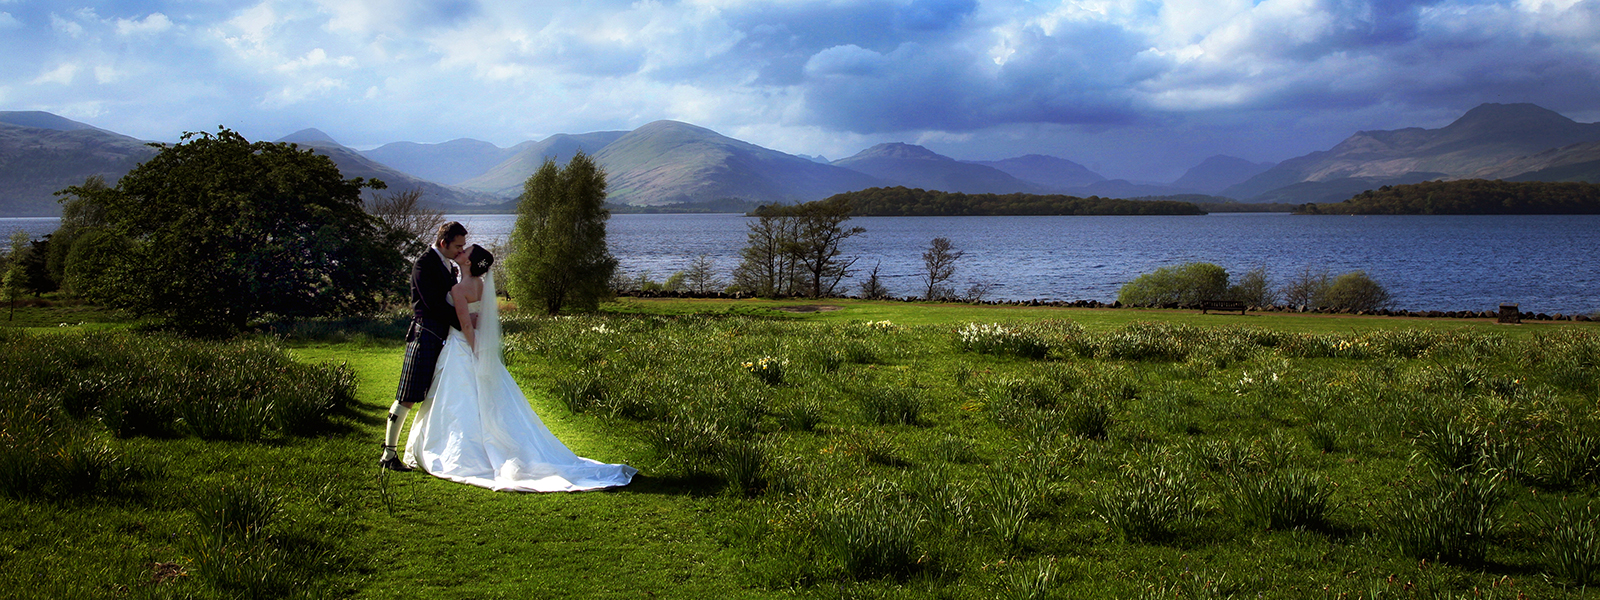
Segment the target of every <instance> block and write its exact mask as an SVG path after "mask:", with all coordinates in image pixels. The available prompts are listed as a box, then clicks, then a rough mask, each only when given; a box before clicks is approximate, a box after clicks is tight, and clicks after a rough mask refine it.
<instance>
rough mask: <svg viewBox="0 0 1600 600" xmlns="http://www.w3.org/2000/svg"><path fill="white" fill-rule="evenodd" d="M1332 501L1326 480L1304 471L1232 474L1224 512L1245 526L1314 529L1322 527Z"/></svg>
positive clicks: (1330, 488) (1330, 489)
mask: <svg viewBox="0 0 1600 600" xmlns="http://www.w3.org/2000/svg"><path fill="white" fill-rule="evenodd" d="M1332 497H1333V487H1332V486H1331V485H1330V484H1329V482H1328V481H1327V479H1326V478H1324V477H1321V476H1319V475H1315V474H1312V473H1308V472H1305V471H1300V470H1287V471H1277V472H1273V473H1266V474H1255V473H1247V472H1244V471H1235V472H1234V473H1233V479H1232V481H1231V482H1230V484H1229V486H1228V495H1227V508H1228V509H1229V512H1232V513H1233V514H1234V515H1235V517H1236V518H1237V519H1238V520H1239V522H1240V523H1241V524H1243V525H1246V526H1254V527H1266V528H1268V529H1277V530H1282V529H1302V528H1316V527H1320V526H1322V525H1323V524H1325V523H1326V521H1327V513H1328V503H1329V500H1330V499H1331V498H1332Z"/></svg>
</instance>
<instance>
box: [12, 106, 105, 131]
mask: <svg viewBox="0 0 1600 600" xmlns="http://www.w3.org/2000/svg"><path fill="white" fill-rule="evenodd" d="M0 123H9V124H12V125H16V126H19V127H32V128H34V129H50V130H54V131H78V130H80V129H94V130H98V131H105V130H104V129H100V128H99V127H95V126H93V125H90V124H88V123H79V122H77V121H74V120H72V119H68V118H66V117H63V116H60V115H55V114H51V113H47V112H44V111H41V110H19V111H0ZM107 133H110V132H107Z"/></svg>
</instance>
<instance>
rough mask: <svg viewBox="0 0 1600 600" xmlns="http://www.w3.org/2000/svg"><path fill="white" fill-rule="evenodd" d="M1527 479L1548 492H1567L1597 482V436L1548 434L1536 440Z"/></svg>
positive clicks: (1599, 458)
mask: <svg viewBox="0 0 1600 600" xmlns="http://www.w3.org/2000/svg"><path fill="white" fill-rule="evenodd" d="M1529 470H1530V471H1531V473H1529V475H1530V478H1531V479H1533V480H1534V481H1536V482H1538V483H1539V484H1540V485H1542V486H1544V487H1546V488H1551V489H1569V488H1574V487H1577V486H1579V485H1581V484H1583V483H1585V482H1588V483H1594V482H1600V435H1594V434H1591V433H1585V432H1561V433H1554V434H1548V435H1545V436H1543V437H1542V438H1540V439H1539V440H1538V441H1537V454H1536V458H1535V459H1534V465H1533V467H1532V468H1531V469H1529Z"/></svg>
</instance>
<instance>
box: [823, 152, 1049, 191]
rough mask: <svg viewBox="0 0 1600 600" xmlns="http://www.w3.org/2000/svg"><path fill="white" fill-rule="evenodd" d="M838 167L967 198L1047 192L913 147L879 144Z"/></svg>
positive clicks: (1003, 174) (992, 170)
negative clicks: (963, 194)
mask: <svg viewBox="0 0 1600 600" xmlns="http://www.w3.org/2000/svg"><path fill="white" fill-rule="evenodd" d="M833 164H834V165H835V166H839V167H844V168H846V169H850V170H852V171H859V172H861V173H865V174H867V175H871V176H873V177H876V178H878V179H880V180H883V181H885V182H888V185H891V186H894V185H903V186H906V187H909V188H920V189H924V190H938V191H942V192H962V193H967V194H1011V193H1016V192H1026V193H1036V192H1043V191H1046V190H1044V189H1043V186H1039V185H1035V184H1032V183H1028V182H1026V181H1023V180H1021V179H1018V178H1016V177H1014V176H1012V175H1010V174H1008V173H1006V172H1004V171H1001V170H999V169H996V168H994V167H989V166H984V165H979V164H973V163H965V162H961V161H959V160H956V159H954V158H950V157H948V156H943V155H941V154H938V153H935V152H933V151H932V150H929V149H927V148H923V147H922V146H914V145H911V144H900V143H891V144H878V145H876V146H873V147H871V148H867V149H866V150H862V151H861V152H860V153H858V154H856V155H855V156H852V157H849V158H841V159H839V160H836V161H833Z"/></svg>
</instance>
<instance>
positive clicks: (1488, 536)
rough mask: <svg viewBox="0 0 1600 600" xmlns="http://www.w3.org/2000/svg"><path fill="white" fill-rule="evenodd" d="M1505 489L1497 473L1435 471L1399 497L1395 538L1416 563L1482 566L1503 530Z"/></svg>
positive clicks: (1392, 516)
mask: <svg viewBox="0 0 1600 600" xmlns="http://www.w3.org/2000/svg"><path fill="white" fill-rule="evenodd" d="M1502 484H1503V478H1502V476H1501V475H1500V474H1499V473H1498V472H1480V471H1478V470H1476V469H1472V468H1468V469H1463V470H1461V471H1447V472H1436V473H1434V476H1433V477H1431V478H1428V479H1426V480H1424V481H1423V482H1421V483H1420V484H1418V485H1414V486H1411V487H1408V488H1406V489H1405V490H1403V491H1402V492H1401V493H1400V495H1399V497H1398V498H1396V500H1395V502H1394V505H1393V510H1392V512H1391V514H1390V527H1391V531H1392V534H1393V537H1394V539H1395V540H1396V541H1397V542H1398V543H1399V545H1400V548H1401V550H1402V551H1404V552H1405V553H1407V554H1408V555H1411V556H1414V557H1417V558H1426V559H1439V560H1445V561H1449V562H1455V563H1463V564H1476V563H1481V562H1483V557H1484V553H1485V552H1486V551H1487V550H1488V546H1489V542H1490V541H1491V540H1493V539H1494V538H1495V537H1496V536H1497V535H1499V533H1500V530H1501V527H1502V521H1501V508H1502V506H1503V504H1504V503H1505V500H1506V496H1505V490H1504V489H1503V485H1502Z"/></svg>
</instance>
